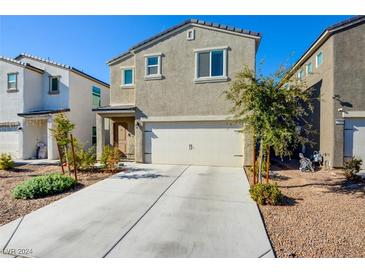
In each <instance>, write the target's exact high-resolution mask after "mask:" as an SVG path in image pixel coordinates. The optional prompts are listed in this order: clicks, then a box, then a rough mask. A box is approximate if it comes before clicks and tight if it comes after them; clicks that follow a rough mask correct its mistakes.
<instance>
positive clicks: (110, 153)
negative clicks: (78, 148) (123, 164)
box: [100, 146, 122, 171]
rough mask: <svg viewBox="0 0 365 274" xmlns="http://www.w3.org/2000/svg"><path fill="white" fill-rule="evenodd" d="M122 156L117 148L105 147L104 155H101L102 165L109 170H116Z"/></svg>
mask: <svg viewBox="0 0 365 274" xmlns="http://www.w3.org/2000/svg"><path fill="white" fill-rule="evenodd" d="M121 156H122V154H121V152H120V150H119V149H118V148H117V147H112V146H104V148H103V153H102V154H101V158H100V163H101V164H102V165H103V166H104V167H105V168H107V169H109V170H112V171H114V170H116V169H117V168H118V163H119V161H120V157H121Z"/></svg>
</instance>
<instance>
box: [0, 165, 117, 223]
mask: <svg viewBox="0 0 365 274" xmlns="http://www.w3.org/2000/svg"><path fill="white" fill-rule="evenodd" d="M55 172H61V168H60V167H59V166H55V165H22V166H17V167H15V168H14V169H13V170H9V171H5V170H0V226H1V225H3V224H6V223H8V222H11V221H13V220H15V219H17V218H19V217H22V216H24V215H26V214H28V213H30V212H32V211H34V210H36V209H38V208H41V207H43V206H45V205H48V204H50V203H52V202H54V201H57V200H59V199H61V198H63V197H66V196H68V195H70V194H71V193H73V192H75V191H78V190H80V189H82V188H84V187H86V186H89V185H92V184H94V183H96V182H98V181H100V180H102V179H104V178H107V177H109V176H110V175H111V173H99V172H79V173H78V179H79V184H77V185H76V187H75V188H73V189H71V190H69V191H67V192H65V193H62V194H57V195H53V196H49V197H45V198H40V199H34V200H16V199H13V198H12V196H11V191H12V190H13V189H14V187H15V186H16V185H17V184H20V183H22V182H24V181H25V180H27V179H30V178H32V177H35V176H38V175H45V174H48V173H55Z"/></svg>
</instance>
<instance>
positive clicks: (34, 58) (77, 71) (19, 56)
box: [14, 53, 110, 87]
mask: <svg viewBox="0 0 365 274" xmlns="http://www.w3.org/2000/svg"><path fill="white" fill-rule="evenodd" d="M23 57H27V58H31V59H33V60H37V61H40V62H44V63H47V64H51V65H54V66H57V67H60V68H64V69H67V70H71V71H73V72H75V73H78V74H80V75H81V76H84V77H86V78H90V79H91V80H93V81H96V82H98V83H100V84H102V85H104V86H106V87H110V85H109V84H108V83H106V82H104V81H101V80H99V79H97V78H95V77H93V76H91V75H89V74H87V73H85V72H83V71H82V70H79V69H77V68H75V67H72V66H70V65H66V64H61V63H58V62H56V61H53V60H50V59H45V58H42V57H38V56H34V55H30V54H27V53H21V54H19V55H18V56H17V57H15V58H14V59H15V61H18V60H19V59H21V58H23ZM18 62H19V61H18Z"/></svg>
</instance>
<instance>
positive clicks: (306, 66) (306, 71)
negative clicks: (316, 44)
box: [305, 62, 313, 76]
mask: <svg viewBox="0 0 365 274" xmlns="http://www.w3.org/2000/svg"><path fill="white" fill-rule="evenodd" d="M309 65H312V71H309ZM312 72H313V64H312V62H309V63H308V64H306V65H305V74H306V75H307V76H308V75H309V74H311V73H312Z"/></svg>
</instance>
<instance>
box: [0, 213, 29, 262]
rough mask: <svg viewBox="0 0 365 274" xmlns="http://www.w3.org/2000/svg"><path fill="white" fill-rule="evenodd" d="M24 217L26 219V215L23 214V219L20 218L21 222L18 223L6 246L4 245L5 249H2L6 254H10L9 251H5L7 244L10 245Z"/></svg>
mask: <svg viewBox="0 0 365 274" xmlns="http://www.w3.org/2000/svg"><path fill="white" fill-rule="evenodd" d="M23 219H24V216H23V217H21V219H20V221H19V223H18V224H17V225H16V227H15V229H14V231H13V233H12V234H11V235H10V237H9V240H8V241H7V242H6V244H5V245H4V247H3V249H2V252H3V253H4V254H8V253H7V252H5V250H6V248H7V246H8V245H9V243H10V241H11V239H13V237H14V235H15V233H16V232H17V230H18V228H19V226H20V224H21V223H22V222H23ZM8 255H11V254H8Z"/></svg>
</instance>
